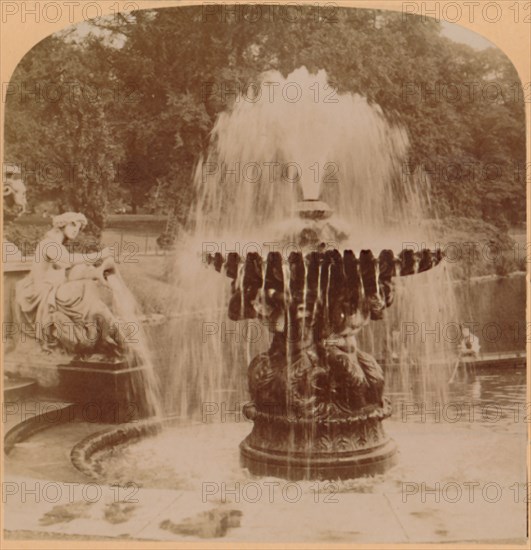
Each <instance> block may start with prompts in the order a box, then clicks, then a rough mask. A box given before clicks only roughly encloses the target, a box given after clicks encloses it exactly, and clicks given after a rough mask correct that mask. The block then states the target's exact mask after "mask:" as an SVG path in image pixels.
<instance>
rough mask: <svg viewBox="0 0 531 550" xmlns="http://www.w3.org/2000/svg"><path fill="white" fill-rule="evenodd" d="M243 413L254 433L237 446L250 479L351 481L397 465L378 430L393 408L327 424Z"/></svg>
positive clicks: (390, 444)
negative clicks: (250, 422) (252, 425)
mask: <svg viewBox="0 0 531 550" xmlns="http://www.w3.org/2000/svg"><path fill="white" fill-rule="evenodd" d="M244 414H245V416H247V417H248V418H249V419H251V420H253V421H254V427H253V431H252V432H251V433H250V434H249V436H248V437H247V438H246V439H245V440H244V441H242V443H241V444H240V452H241V465H242V466H243V467H245V468H247V469H248V470H249V472H250V473H251V474H253V475H259V476H274V477H280V478H284V479H290V480H294V481H296V480H301V479H318V480H333V479H351V478H356V477H361V476H367V475H375V474H380V473H383V472H384V471H386V470H387V469H388V468H390V467H391V466H392V465H393V464H394V463H395V458H396V445H395V442H394V441H393V440H392V439H390V438H389V437H388V436H387V435H386V433H385V431H384V429H383V425H382V420H383V419H384V418H387V417H389V416H390V415H391V407H390V404H389V402H388V401H385V404H384V407H375V408H372V410H371V411H370V412H362V411H360V414H359V415H358V416H355V417H354V416H351V417H348V418H344V419H331V420H330V421H328V422H326V421H312V420H302V419H290V418H287V417H285V416H279V415H273V414H266V413H263V412H260V411H258V410H257V409H256V408H255V406H254V405H253V404H249V405H247V406H246V407H245V408H244Z"/></svg>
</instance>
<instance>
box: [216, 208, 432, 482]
mask: <svg viewBox="0 0 531 550" xmlns="http://www.w3.org/2000/svg"><path fill="white" fill-rule="evenodd" d="M298 213H299V217H300V218H301V219H303V220H305V221H306V222H307V223H306V224H305V227H304V228H303V229H302V231H300V232H299V234H298V236H297V241H298V242H297V244H298V246H299V247H300V251H297V252H292V253H291V254H290V255H289V257H288V258H287V259H286V258H283V257H282V256H281V254H280V253H279V252H271V253H269V254H268V256H267V258H265V259H264V258H262V257H261V256H260V255H259V254H258V253H249V254H247V256H246V257H245V258H241V257H240V256H239V255H238V254H237V253H234V252H232V253H229V254H228V255H227V257H226V258H224V257H223V256H222V255H221V254H220V253H216V254H214V255H210V254H209V255H207V257H206V261H207V262H208V263H209V264H212V265H213V266H214V268H215V269H216V270H217V271H222V270H224V271H225V273H226V275H227V276H228V277H229V278H230V279H231V280H232V283H231V284H232V296H231V299H230V303H229V308H228V309H229V311H228V313H229V317H230V318H231V319H232V320H243V319H255V318H257V319H259V320H261V321H262V322H263V323H264V324H266V325H267V326H268V327H269V329H270V330H271V331H272V333H273V339H272V344H271V347H270V348H269V350H268V351H267V352H265V353H262V354H259V355H258V356H256V357H255V358H254V359H253V360H252V361H251V364H250V365H249V370H248V383H249V392H250V395H251V399H252V401H251V402H250V403H248V404H247V405H246V406H245V407H244V414H245V415H246V417H247V418H249V419H251V420H252V421H253V422H254V427H253V430H252V432H251V434H250V435H249V436H248V437H247V438H246V439H245V440H244V441H243V442H242V443H241V445H240V449H241V461H242V465H243V466H244V467H247V468H248V469H249V471H250V472H251V473H253V474H257V475H268V476H277V477H283V478H288V479H334V478H353V477H358V476H362V475H366V474H375V473H379V472H382V471H384V470H385V469H387V468H388V467H389V466H390V465H391V464H392V463H393V460H394V455H395V452H396V446H395V443H394V442H393V440H392V439H390V438H389V437H388V436H387V435H386V433H385V431H384V428H383V424H382V421H383V420H384V419H385V418H387V417H389V416H390V415H391V406H390V402H389V401H388V399H386V398H385V397H384V396H383V389H384V375H383V371H382V368H381V367H380V366H379V365H378V363H377V362H376V360H375V359H374V357H372V356H371V355H370V354H368V353H366V352H365V351H362V350H361V349H359V347H358V345H357V342H356V336H355V334H356V333H357V332H358V331H359V330H360V329H361V328H362V327H363V326H364V325H366V324H367V323H368V322H369V321H370V320H379V319H382V317H383V314H384V310H385V308H386V307H389V306H390V305H391V304H392V302H393V284H392V279H393V277H395V276H404V275H412V274H415V273H420V272H423V271H427V270H429V269H431V268H432V267H434V266H435V265H437V264H438V263H439V262H440V261H441V254H440V251H438V252H436V253H434V252H431V251H429V250H423V251H422V252H414V251H413V250H407V249H406V250H403V251H402V252H400V253H399V254H398V256H396V255H395V254H394V253H393V252H392V251H391V250H382V251H381V252H380V254H379V255H378V257H375V256H374V255H373V253H372V251H371V250H362V251H361V252H360V254H359V256H356V255H355V254H354V252H353V251H352V250H344V251H343V252H342V253H341V252H340V251H339V250H337V249H335V248H334V249H332V250H326V249H325V246H324V245H320V244H319V243H320V242H321V240H320V239H322V236H323V234H325V233H326V232H327V231H329V230H331V229H332V230H333V226H332V225H331V224H329V223H328V222H327V218H328V217H329V216H330V215H331V213H332V212H331V210H330V208H329V207H328V206H327V205H326V204H325V203H322V202H320V201H303V202H302V203H299V205H298ZM333 233H334V234H335V235H336V236H337V235H338V234H339V232H338V231H333ZM286 260H287V261H286Z"/></svg>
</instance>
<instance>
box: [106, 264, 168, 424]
mask: <svg viewBox="0 0 531 550" xmlns="http://www.w3.org/2000/svg"><path fill="white" fill-rule="evenodd" d="M106 282H107V284H108V286H109V287H110V288H111V290H112V296H113V311H114V312H115V313H116V315H117V316H118V318H119V320H120V325H121V329H122V331H123V332H124V335H123V336H124V340H125V359H126V362H127V365H128V366H129V368H131V369H134V368H140V370H139V371H138V373H137V376H135V377H131V384H133V387H132V388H131V390H132V394H131V395H130V396H127V398H128V402H129V403H130V406H131V411H130V412H132V413H140V414H141V416H146V417H152V416H154V417H158V418H162V404H161V397H160V391H159V388H158V384H157V379H156V376H155V372H154V363H153V359H152V356H151V352H150V351H149V345H148V338H147V335H146V334H145V331H144V328H143V326H142V320H141V314H140V312H139V309H138V305H137V303H136V300H135V298H134V296H133V295H132V294H131V292H130V291H129V289H128V288H127V286H126V284H125V283H124V281H123V279H122V276H121V275H120V272H119V271H118V270H115V271H113V273H112V274H109V275H107V276H106Z"/></svg>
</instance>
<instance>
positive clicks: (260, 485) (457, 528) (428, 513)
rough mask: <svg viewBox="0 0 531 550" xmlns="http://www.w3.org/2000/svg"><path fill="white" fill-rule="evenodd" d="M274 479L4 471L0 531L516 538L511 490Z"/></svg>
mask: <svg viewBox="0 0 531 550" xmlns="http://www.w3.org/2000/svg"><path fill="white" fill-rule="evenodd" d="M274 483H275V482H272V481H270V482H269V485H268V484H267V482H266V481H264V480H258V481H257V482H255V483H253V482H249V483H247V487H242V486H240V487H230V488H228V487H227V488H226V491H225V494H221V493H222V491H221V490H220V488H219V487H216V486H215V485H211V486H205V487H203V490H202V491H201V493H200V492H198V491H178V490H163V489H149V488H138V487H136V486H130V487H126V486H122V487H119V486H106V485H97V484H95V483H77V482H69V483H66V482H57V481H49V480H45V479H38V478H29V477H22V476H16V475H9V474H8V475H7V476H6V478H5V480H4V485H3V491H4V495H3V498H4V502H5V504H4V510H5V517H4V528H5V529H6V531H8V532H9V534H10V535H9V536H10V538H11V537H15V538H16V533H17V532H24V531H25V532H34V533H42V534H45V536H46V538H49V537H50V536H52V535H53V534H56V535H58V536H60V537H61V538H64V537H68V536H87V537H105V538H106V537H111V538H117V539H137V540H160V541H176V540H177V541H198V540H205V539H211V540H218V541H220V542H222V541H231V542H286V543H287V542H306V543H309V542H323V543H324V542H330V543H333V542H337V543H377V542H378V543H408V542H409V543H412V542H416V543H421V542H439V543H442V542H444V543H448V542H458V541H459V542H465V541H470V542H474V541H486V540H490V541H498V542H500V543H501V542H502V541H504V542H506V541H512V542H515V543H516V542H520V543H524V542H525V541H524V537H525V527H526V526H525V503H523V502H520V503H518V502H514V498H513V495H512V493H511V492H510V491H509V492H506V494H504V495H503V496H502V498H501V499H500V500H499V501H498V502H487V501H485V500H484V499H481V498H476V499H475V502H473V503H471V502H469V501H468V499H467V498H462V499H460V500H459V501H458V502H449V501H442V502H439V503H437V502H435V500H436V499H435V497H434V496H433V495H432V496H431V497H430V495H429V494H428V493H427V494H426V495H425V498H422V496H421V495H420V494H417V495H412V496H409V497H408V496H406V497H405V496H404V495H402V494H400V493H398V492H397V493H394V494H388V493H386V494H363V493H337V494H331V493H330V492H328V491H326V490H325V487H321V488H320V490H317V489H316V490H315V491H310V492H305V493H303V492H302V491H301V492H299V490H298V489H297V484H294V483H291V484H290V483H288V482H284V481H280V480H278V481H276V485H274ZM235 489H236V490H235ZM231 490H232V491H233V492H232V493H231V492H230V491H231ZM260 493H261V494H260ZM270 497H273V498H270ZM449 498H450V497H449ZM270 500H272V502H270ZM423 500H424V502H423ZM441 500H442V499H441Z"/></svg>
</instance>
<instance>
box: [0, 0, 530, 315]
mask: <svg viewBox="0 0 531 550" xmlns="http://www.w3.org/2000/svg"><path fill="white" fill-rule="evenodd" d="M219 7H221V6H219ZM299 8H300V7H299ZM264 13H265V12H264ZM269 13H271V12H269ZM297 13H301V14H302V16H298V17H294V16H293V14H292V15H291V16H284V17H278V15H277V16H276V17H275V16H274V15H273V16H272V15H269V16H265V15H263V16H262V17H260V18H259V19H258V20H252V21H250V20H249V19H250V18H249V16H248V14H249V12H248V14H247V17H246V16H245V13H243V12H241V11H240V13H239V14H238V12H236V13H232V14H231V13H227V12H223V11H222V10H219V11H215V10H214V11H211V12H210V13H207V14H205V10H204V9H203V8H202V7H201V6H195V7H182V8H178V9H163V10H155V9H153V10H143V11H137V12H131V13H127V14H115V15H114V16H112V17H109V18H101V19H99V20H94V21H93V22H90V23H83V24H82V25H79V26H76V25H74V26H72V27H69V28H67V29H65V30H63V31H61V32H59V33H56V34H55V35H52V36H49V37H48V38H46V39H44V40H43V41H41V42H39V43H38V44H37V45H36V46H35V47H34V48H33V49H32V50H30V51H29V52H28V53H27V54H26V55H25V56H24V58H23V59H22V61H21V62H20V64H19V65H18V66H17V68H16V70H15V72H14V74H13V76H12V78H11V80H10V83H9V85H8V86H7V88H6V105H5V145H4V150H5V154H4V161H5V162H6V163H14V164H20V165H21V166H22V171H23V176H24V179H25V181H26V185H27V187H28V200H29V208H30V212H29V213H28V214H25V215H23V216H21V217H19V218H17V219H15V220H12V221H8V222H7V223H6V224H5V227H4V234H5V237H6V238H7V239H9V240H11V241H13V242H15V243H16V244H17V245H18V246H19V248H20V249H21V250H22V251H23V252H25V253H31V251H32V247H33V246H34V245H35V244H36V242H38V240H39V239H40V238H41V237H42V235H43V233H44V232H45V230H46V228H47V227H48V226H49V224H50V216H51V215H53V214H55V213H59V212H62V211H66V210H75V211H82V212H84V213H85V214H86V215H87V217H88V218H89V222H90V224H89V228H88V231H85V235H84V237H83V239H84V241H83V242H81V243H80V244H81V245H82V246H83V247H92V246H96V247H99V246H105V245H112V244H114V245H117V248H118V249H119V250H120V251H121V252H122V253H125V254H126V255H127V254H129V258H130V259H131V260H134V259H138V257H139V256H140V255H145V254H148V255H151V256H152V258H151V259H150V262H149V265H146V263H145V262H135V261H130V262H128V265H127V266H125V265H124V267H125V270H124V271H125V274H126V276H127V273H128V272H129V273H130V274H133V275H134V276H133V277H131V278H130V279H131V281H130V282H131V284H132V285H133V287H135V288H137V289H139V293H138V294H139V300H140V302H141V305H142V306H144V307H146V308H148V309H152V310H153V309H154V310H155V311H159V310H161V309H162V308H163V302H164V296H165V295H166V290H167V288H165V285H166V284H171V266H172V263H173V261H174V260H173V259H172V258H171V249H172V245H173V244H174V241H175V239H178V238H179V234H180V233H181V232H182V231H184V230H186V220H187V215H188V212H189V211H190V207H191V205H192V204H193V200H194V188H193V174H194V170H195V167H196V165H197V162H198V160H199V159H200V158H201V156H202V155H204V154H205V152H206V150H207V147H208V144H209V136H210V132H211V130H212V128H213V125H214V123H215V120H216V117H217V115H218V114H219V113H220V112H222V111H224V110H226V109H229V108H230V106H231V102H232V101H234V99H235V97H236V96H235V94H234V93H233V92H234V91H238V90H243V91H245V90H248V86H249V83H252V82H256V81H257V80H258V76H259V75H260V74H261V73H262V72H264V71H268V70H278V71H280V72H281V73H282V74H283V75H284V76H285V75H287V74H289V73H290V72H292V71H293V70H294V69H296V68H298V67H300V66H302V65H304V66H306V67H307V68H308V69H309V70H310V71H312V72H316V71H317V70H319V69H322V68H324V69H325V70H326V71H327V74H328V77H329V81H330V82H331V83H333V86H334V87H335V88H336V89H337V91H338V92H340V93H345V92H352V93H358V94H360V95H363V96H365V97H367V98H368V100H369V101H370V102H374V103H377V104H378V105H380V107H381V108H382V110H383V112H384V114H385V116H386V118H387V119H388V120H391V121H393V122H395V123H397V124H400V125H402V126H403V127H404V128H405V129H406V131H407V133H408V136H409V140H410V143H411V148H410V152H409V158H408V159H407V165H406V166H405V167H404V169H405V170H407V171H408V172H411V171H415V170H419V171H421V172H422V174H423V176H422V177H423V178H425V179H426V181H428V182H429V187H430V195H431V212H430V213H429V216H430V217H431V218H432V219H433V221H434V225H436V226H437V227H438V235H440V237H441V242H442V244H443V246H444V244H445V243H463V242H473V243H476V244H477V249H478V250H479V251H480V253H479V254H474V255H473V256H470V255H469V256H467V257H464V258H458V259H460V260H462V261H460V262H459V264H460V265H459V267H458V269H454V273H455V274H456V276H457V277H459V278H462V279H468V278H470V277H477V276H489V275H497V276H503V277H505V276H507V275H509V274H511V273H514V272H517V271H520V272H523V271H525V266H526V261H527V249H526V247H525V212H526V177H525V167H526V165H525V117H524V114H525V113H524V105H525V99H526V97H525V94H526V91H525V90H523V89H522V86H521V83H520V80H519V78H518V74H517V72H516V70H515V68H514V66H513V65H512V63H511V61H510V60H509V59H508V58H507V57H506V56H505V54H504V53H503V52H502V51H501V50H499V49H498V48H496V47H484V48H482V49H477V48H473V47H471V46H470V45H467V44H463V43H458V42H454V41H453V40H451V39H450V38H448V37H447V36H446V35H445V33H444V32H443V30H444V28H443V24H442V23H441V22H437V21H436V20H434V19H431V18H429V17H418V16H408V17H404V15H403V14H401V13H399V12H390V11H381V10H366V9H363V10H360V9H343V8H341V9H335V10H333V11H330V10H329V11H326V9H324V10H323V9H321V10H320V11H319V10H316V9H315V8H313V7H311V6H308V7H303V8H300V9H299V10H298V11H297ZM254 19H256V18H254ZM353 154H355V152H353ZM375 162H376V160H375ZM485 247H489V250H490V252H491V254H489V255H486V254H485V253H481V251H484V250H485ZM463 250H464V249H463ZM467 250H468V249H467ZM492 251H494V252H495V253H494V254H492ZM463 260H464V261H463ZM154 273H156V274H157V275H156V277H157V278H158V281H157V284H156V285H155V287H156V289H157V290H155V292H154V293H155V294H156V295H157V294H160V298H157V297H156V296H155V297H153V296H150V297H149V299H143V296H142V294H143V293H142V292H141V289H142V288H146V287H145V283H146V282H148V281H151V282H153V277H154ZM153 288H154V287H153V285H152V286H151V289H153Z"/></svg>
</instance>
